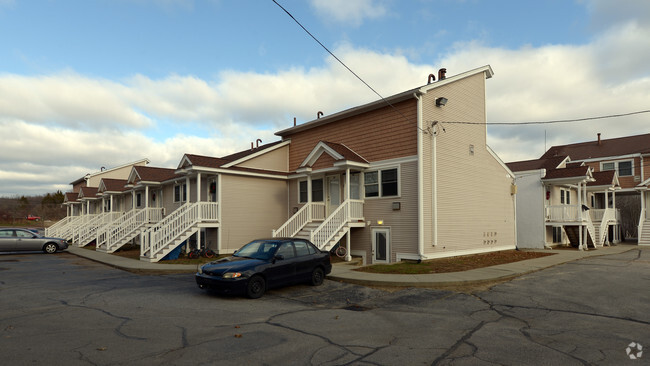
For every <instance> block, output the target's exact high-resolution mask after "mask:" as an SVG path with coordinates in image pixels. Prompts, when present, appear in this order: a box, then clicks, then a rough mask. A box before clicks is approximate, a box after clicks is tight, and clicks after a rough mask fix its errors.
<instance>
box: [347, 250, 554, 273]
mask: <svg viewBox="0 0 650 366" xmlns="http://www.w3.org/2000/svg"><path fill="white" fill-rule="evenodd" d="M553 254H555V253H543V252H524V251H519V250H504V251H499V252H491V253H483V254H474V255H464V256H458V257H449V258H440V259H431V260H426V261H422V262H420V263H416V262H399V263H395V264H377V265H372V266H366V267H361V268H358V269H356V270H357V271H361V272H370V273H390V274H427V273H448V272H462V271H467V270H470V269H476V268H483V267H490V266H496V265H499V264H506V263H513V262H519V261H523V260H526V259H534V258H540V257H545V256H547V255H553Z"/></svg>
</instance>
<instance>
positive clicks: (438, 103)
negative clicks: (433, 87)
mask: <svg viewBox="0 0 650 366" xmlns="http://www.w3.org/2000/svg"><path fill="white" fill-rule="evenodd" d="M448 101H449V99H447V98H445V97H439V98H436V107H444V106H445V105H446V104H447V102H448Z"/></svg>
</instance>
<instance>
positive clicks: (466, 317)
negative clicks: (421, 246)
mask: <svg viewBox="0 0 650 366" xmlns="http://www.w3.org/2000/svg"><path fill="white" fill-rule="evenodd" d="M630 248H631V250H630V251H627V252H624V253H621V254H617V255H610V256H602V257H593V258H587V259H583V260H580V261H575V262H570V263H566V264H563V265H559V266H555V267H552V268H548V269H546V270H543V271H539V272H535V273H532V274H528V275H525V276H522V277H519V278H516V279H514V280H512V281H509V282H505V283H502V284H499V285H496V286H494V287H492V288H491V289H489V290H485V291H481V292H476V293H471V294H466V293H457V292H451V291H441V290H435V289H426V288H404V289H398V290H391V291H386V290H382V289H375V288H369V287H364V286H359V285H351V284H346V283H339V282H335V281H331V280H328V281H326V282H325V284H324V285H323V286H321V287H310V286H306V285H305V286H294V287H289V288H285V289H281V290H273V291H270V292H268V293H267V294H266V295H265V296H264V297H263V298H262V299H259V300H249V299H245V298H240V297H220V296H216V295H212V294H209V293H206V292H204V291H201V290H199V289H198V288H197V287H196V285H195V284H194V279H193V276H192V275H190V274H177V275H141V274H133V273H129V272H125V271H122V270H118V269H114V268H110V267H107V266H104V265H102V264H99V263H95V262H91V261H88V260H86V259H83V258H79V257H75V256H73V255H71V254H68V253H59V254H55V255H43V254H3V255H0V310H1V312H2V315H0V333H1V334H2V336H1V337H0V354H1V356H2V360H3V361H2V363H3V364H7V365H25V364H33V363H40V364H48V365H131V364H133V365H135V364H138V365H162V364H165V365H215V364H219V365H235V364H237V365H241V364H246V365H263V364H269V365H452V364H453V365H481V364H485V365H493V364H499V365H522V364H525V365H585V364H596V365H599V364H600V365H623V364H630V365H641V364H650V354H648V355H647V356H646V355H643V354H642V353H641V354H640V356H641V357H640V358H637V359H631V358H630V356H629V354H631V355H633V356H635V357H636V356H637V355H639V350H638V346H637V344H641V345H650V311H649V309H650V307H649V306H648V304H650V291H648V288H650V250H649V249H644V250H640V249H638V248H637V247H630ZM633 342H634V346H630V345H631V344H632V343H633Z"/></svg>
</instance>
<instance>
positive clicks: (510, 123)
mask: <svg viewBox="0 0 650 366" xmlns="http://www.w3.org/2000/svg"><path fill="white" fill-rule="evenodd" d="M642 113H650V110H643V111H637V112H629V113H619V114H610V115H606V116H596V117H585V118H574V119H560V120H554V121H528V122H462V121H444V122H443V123H450V124H463V125H488V126H494V125H548V124H553V123H575V122H584V121H593V120H597V119H606V118H618V117H626V116H632V115H635V114H642Z"/></svg>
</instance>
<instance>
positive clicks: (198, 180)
mask: <svg viewBox="0 0 650 366" xmlns="http://www.w3.org/2000/svg"><path fill="white" fill-rule="evenodd" d="M196 202H201V173H197V174H196ZM201 218H202V217H201V207H200V206H199V220H200V219H201ZM196 247H197V248H198V249H201V228H199V231H197V232H196Z"/></svg>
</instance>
